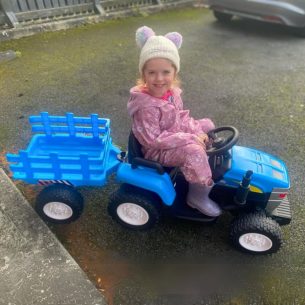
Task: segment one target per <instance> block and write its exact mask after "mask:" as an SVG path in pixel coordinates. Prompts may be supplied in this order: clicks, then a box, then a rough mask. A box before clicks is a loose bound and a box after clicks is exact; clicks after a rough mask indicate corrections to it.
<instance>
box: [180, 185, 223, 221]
mask: <svg viewBox="0 0 305 305" xmlns="http://www.w3.org/2000/svg"><path fill="white" fill-rule="evenodd" d="M211 189H212V186H205V185H201V184H192V183H190V184H189V191H188V194H187V198H186V202H187V204H188V205H189V206H190V207H192V208H194V209H197V210H198V211H200V212H201V213H203V214H204V215H207V216H210V217H217V216H219V215H220V214H221V209H220V207H219V206H218V204H217V203H216V202H214V201H213V200H211V199H210V198H209V193H210V191H211Z"/></svg>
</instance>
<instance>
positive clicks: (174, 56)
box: [136, 26, 182, 74]
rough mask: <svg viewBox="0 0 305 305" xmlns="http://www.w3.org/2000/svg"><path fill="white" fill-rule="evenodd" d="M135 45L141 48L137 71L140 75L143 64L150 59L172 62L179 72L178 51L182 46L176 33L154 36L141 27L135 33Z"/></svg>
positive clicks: (148, 30) (147, 28) (151, 31)
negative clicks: (164, 59)
mask: <svg viewBox="0 0 305 305" xmlns="http://www.w3.org/2000/svg"><path fill="white" fill-rule="evenodd" d="M136 43H137V45H138V47H140V48H141V53H140V60H139V71H140V73H141V74H142V71H143V67H144V65H145V63H146V62H147V61H148V60H150V59H152V58H166V59H169V60H170V61H172V63H173V64H174V65H175V67H176V69H177V72H179V70H180V57H179V52H178V49H179V48H180V47H181V45H182V36H181V34H179V33H177V32H171V33H167V34H166V35H164V36H156V34H155V32H154V31H153V30H152V29H151V28H149V27H147V26H142V27H140V28H138V29H137V31H136Z"/></svg>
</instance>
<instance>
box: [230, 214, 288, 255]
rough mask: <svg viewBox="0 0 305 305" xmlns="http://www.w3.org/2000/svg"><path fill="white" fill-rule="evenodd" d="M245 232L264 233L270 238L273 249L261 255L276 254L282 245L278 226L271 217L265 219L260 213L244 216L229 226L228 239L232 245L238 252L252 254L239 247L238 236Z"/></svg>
mask: <svg viewBox="0 0 305 305" xmlns="http://www.w3.org/2000/svg"><path fill="white" fill-rule="evenodd" d="M247 232H253V233H255V232H256V233H265V234H266V235H267V236H268V237H271V238H272V241H273V247H272V248H271V249H270V250H268V251H267V252H262V254H267V253H274V252H276V251H277V250H279V249H280V247H281V245H282V243H283V238H282V233H281V228H280V225H279V224H278V223H277V222H276V221H275V220H273V219H272V218H271V217H267V216H266V215H265V214H264V213H262V212H255V213H250V214H244V215H242V216H240V217H238V218H237V219H235V220H234V221H233V223H232V225H231V232H230V239H231V241H232V242H233V244H234V245H235V246H236V247H237V248H239V249H240V250H243V251H246V252H251V253H254V252H252V251H248V250H246V249H244V248H243V247H241V246H240V245H239V242H238V239H239V237H240V235H242V234H244V233H247ZM255 253H256V252H255ZM260 253H261V252H257V254H260Z"/></svg>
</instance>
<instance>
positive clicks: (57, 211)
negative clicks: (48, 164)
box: [35, 184, 84, 224]
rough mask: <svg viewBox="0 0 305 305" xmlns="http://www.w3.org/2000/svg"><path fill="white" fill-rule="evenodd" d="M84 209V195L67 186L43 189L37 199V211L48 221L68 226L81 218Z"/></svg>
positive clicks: (56, 185)
mask: <svg viewBox="0 0 305 305" xmlns="http://www.w3.org/2000/svg"><path fill="white" fill-rule="evenodd" d="M83 208H84V200H83V197H82V195H81V194H80V193H79V192H78V191H77V190H76V189H74V188H73V187H71V186H68V185H65V184H52V185H50V186H48V187H46V188H45V189H43V190H42V191H41V192H40V193H39V195H38V196H37V199H36V204H35V210H36V212H37V213H38V215H39V216H40V217H41V218H42V219H43V220H46V221H49V222H52V223H57V224H66V223H70V222H73V221H75V220H76V219H78V218H79V217H80V215H81V214H82V211H83Z"/></svg>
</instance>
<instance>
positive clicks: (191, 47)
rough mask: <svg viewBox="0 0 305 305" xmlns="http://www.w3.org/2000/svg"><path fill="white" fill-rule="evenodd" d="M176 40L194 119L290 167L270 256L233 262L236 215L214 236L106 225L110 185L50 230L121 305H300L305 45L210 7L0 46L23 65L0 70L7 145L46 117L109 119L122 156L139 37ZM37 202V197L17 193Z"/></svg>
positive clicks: (211, 230)
mask: <svg viewBox="0 0 305 305" xmlns="http://www.w3.org/2000/svg"><path fill="white" fill-rule="evenodd" d="M143 24H146V25H148V26H151V27H152V28H153V29H155V31H156V32H157V33H167V32H169V31H174V30H175V31H179V32H181V33H182V34H183V36H184V44H183V47H182V49H181V59H182V71H181V79H182V86H183V89H184V100H185V103H186V105H187V107H189V108H190V109H191V111H192V114H193V116H194V117H196V118H199V117H203V116H209V117H211V118H212V119H213V120H214V121H215V122H216V124H217V125H234V126H236V127H237V128H238V129H239V130H240V131H241V138H240V141H239V144H240V145H245V146H252V147H256V148H258V149H262V150H264V151H266V152H269V153H272V154H275V155H277V156H278V157H280V158H282V159H284V160H285V162H286V163H287V165H288V168H289V171H290V175H291V183H292V188H291V194H290V201H291V202H292V204H293V221H292V223H291V225H289V226H287V227H285V228H284V238H285V244H284V246H283V248H282V250H281V251H280V252H279V253H277V254H275V255H272V256H261V257H253V256H249V255H244V254H241V253H238V252H236V251H235V250H234V249H232V247H231V245H230V244H229V243H228V236H227V233H228V226H229V223H230V220H231V218H230V216H229V215H225V216H224V217H222V218H221V219H220V220H219V221H218V222H217V223H216V224H215V225H214V226H212V227H206V226H202V225H199V224H194V223H188V222H177V221H174V220H169V219H166V220H164V221H163V222H162V223H161V224H160V225H159V226H158V227H156V228H155V229H154V230H152V231H149V232H145V233H134V232H129V231H126V230H124V229H122V228H120V227H119V226H117V225H116V224H115V223H114V222H112V220H111V219H110V218H109V217H108V216H107V211H106V205H107V197H108V195H109V193H110V192H111V191H112V190H113V189H114V188H115V184H114V182H113V181H112V182H111V183H110V184H109V185H108V186H107V187H106V188H104V189H102V190H99V189H91V188H83V189H82V190H81V191H82V193H83V195H84V196H85V198H86V201H87V203H88V204H87V206H86V209H85V212H84V214H83V216H82V217H81V219H80V220H79V221H77V222H76V223H74V224H70V225H66V226H57V227H54V226H51V228H52V230H53V231H54V232H55V234H56V235H57V236H58V238H59V239H60V240H61V242H62V243H63V245H64V246H65V247H66V248H67V249H68V250H69V252H70V253H71V254H72V255H73V257H75V259H76V261H77V262H78V263H79V264H80V266H81V267H82V268H83V269H84V270H85V271H86V272H87V273H88V276H89V277H90V278H91V279H92V280H93V281H94V282H95V283H96V285H97V287H99V288H100V289H102V291H104V293H105V294H106V297H107V298H108V300H109V303H113V304H144V303H145V304H172V303H174V304H179V303H181V304H190V302H192V303H193V304H226V303H227V304H304V303H305V272H304V271H305V270H304V267H305V261H304V260H305V243H304V231H305V230H304V222H305V210H304V207H303V200H302V199H303V197H304V187H303V181H304V180H303V177H304V168H305V166H304V162H305V161H304V157H303V152H304V150H305V141H304V132H305V123H304V111H305V110H304V104H305V86H304V79H305V69H304V57H305V40H303V39H300V38H296V37H294V36H293V35H292V34H291V33H290V32H289V31H287V30H286V29H283V28H278V27H274V26H269V25H264V24H258V23H254V22H249V21H245V20H236V21H234V22H233V23H232V24H231V25H227V26H223V25H220V24H218V23H217V22H215V21H214V19H213V16H212V15H211V13H210V12H209V11H207V10H205V9H184V10H178V11H173V12H163V13H161V14H158V15H153V16H149V17H147V16H142V17H136V18H129V19H124V20H117V21H110V22H105V23H102V24H99V25H90V26H86V27H81V28H78V29H74V30H70V31H66V32H58V33H47V34H41V35H37V36H35V37H29V38H26V39H20V40H16V41H11V42H6V43H3V44H1V46H0V51H5V50H7V49H13V50H15V51H18V52H20V53H18V54H21V57H18V58H17V59H15V60H13V61H10V62H6V63H3V64H2V65H0V100H1V113H0V147H1V151H2V150H3V151H12V150H15V149H19V148H23V147H25V145H26V143H27V142H28V140H29V138H30V133H29V126H28V124H27V121H26V118H27V116H28V115H30V114H33V113H38V112H40V111H49V112H50V113H53V114H62V113H64V112H66V111H72V112H74V113H75V114H81V115H87V114H89V113H91V112H98V113H100V114H102V115H103V116H106V117H109V118H111V120H112V130H113V138H114V142H115V143H117V144H118V145H121V146H122V147H126V142H127V136H128V132H129V129H130V120H129V118H128V116H127V113H126V101H127V97H128V90H129V88H130V87H131V86H133V84H134V82H135V79H136V73H137V60H138V58H137V54H136V52H135V44H134V36H133V32H134V31H135V30H136V28H137V27H139V26H141V25H143ZM20 189H22V191H23V192H24V193H25V194H26V196H27V198H28V199H29V200H30V201H31V202H32V201H33V198H34V196H35V192H36V191H37V189H36V188H30V187H28V186H23V185H20Z"/></svg>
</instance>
